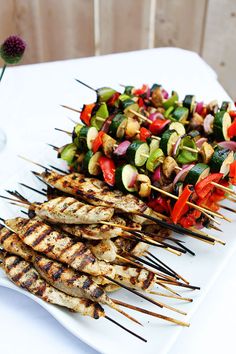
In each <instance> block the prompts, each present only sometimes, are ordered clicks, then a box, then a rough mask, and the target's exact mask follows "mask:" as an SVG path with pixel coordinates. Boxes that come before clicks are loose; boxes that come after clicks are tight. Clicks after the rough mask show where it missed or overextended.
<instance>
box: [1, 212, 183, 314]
mask: <svg viewBox="0 0 236 354" xmlns="http://www.w3.org/2000/svg"><path fill="white" fill-rule="evenodd" d="M5 223H6V225H7V226H8V227H9V228H10V229H11V230H12V231H13V232H15V233H17V234H18V235H19V237H20V238H21V239H22V240H23V242H24V243H26V244H27V245H28V246H30V247H32V248H33V249H34V250H35V251H38V252H42V253H44V254H46V255H47V256H48V257H49V258H52V259H55V260H59V261H60V262H62V263H66V264H68V265H70V266H71V267H72V268H74V269H76V270H80V271H84V272H86V273H89V274H92V275H95V276H97V275H102V276H104V277H105V278H107V279H108V280H110V279H115V277H118V279H119V280H117V279H116V284H117V283H119V284H118V285H120V286H121V287H125V288H126V289H127V290H129V291H131V290H130V289H128V288H127V286H125V285H124V282H128V281H131V282H132V287H138V288H139V289H140V287H141V286H142V284H146V283H148V285H149V283H150V281H149V278H150V277H151V281H152V282H154V283H155V282H157V280H156V279H155V281H153V278H154V277H155V274H154V273H153V272H150V271H147V270H144V269H140V268H138V271H137V269H136V268H134V272H135V274H131V275H130V274H128V273H127V267H121V266H114V265H113V266H112V265H110V264H108V263H106V262H103V261H98V260H97V259H96V258H95V257H94V256H93V254H92V253H91V251H90V250H89V249H87V248H86V247H85V246H84V245H83V244H82V243H80V242H77V243H74V242H73V241H72V240H71V239H70V238H69V237H67V236H65V235H63V234H60V233H58V232H57V231H55V230H53V229H52V228H51V227H50V226H49V225H47V224H44V223H43V222H42V221H41V220H40V219H38V218H34V219H30V220H27V219H24V218H15V219H11V220H6V221H5ZM128 269H129V267H128ZM116 273H117V274H116ZM135 276H136V278H134V277H135ZM108 277H109V278H108ZM130 277H131V278H130ZM128 278H129V280H128ZM134 280H135V281H136V280H137V283H135V282H134ZM160 284H162V283H160ZM172 285H174V284H173V283H172ZM136 295H137V296H140V297H143V298H145V299H146V300H147V301H150V302H152V303H154V304H155V305H157V306H159V307H167V308H168V309H170V310H172V311H175V312H179V313H181V314H186V313H185V312H183V311H180V310H178V309H175V308H174V307H171V306H168V305H166V304H163V303H161V302H159V301H153V300H151V299H150V298H148V297H147V296H144V295H142V294H140V293H136Z"/></svg>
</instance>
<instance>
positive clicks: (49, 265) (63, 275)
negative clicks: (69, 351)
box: [0, 225, 118, 309]
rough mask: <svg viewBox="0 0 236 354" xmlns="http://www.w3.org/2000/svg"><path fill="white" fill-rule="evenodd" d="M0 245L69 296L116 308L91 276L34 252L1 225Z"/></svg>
mask: <svg viewBox="0 0 236 354" xmlns="http://www.w3.org/2000/svg"><path fill="white" fill-rule="evenodd" d="M0 245H1V246H3V248H4V251H6V252H8V253H12V254H14V255H16V256H20V257H21V258H23V259H24V260H26V261H28V262H31V263H33V265H34V267H35V268H36V270H37V271H38V272H39V274H40V276H41V277H42V278H43V279H45V280H46V281H47V282H48V283H50V284H51V285H53V286H54V287H55V288H57V289H58V290H61V291H63V292H64V293H66V294H68V295H71V296H75V297H85V298H87V299H90V300H92V301H95V302H100V303H102V304H106V305H108V306H110V307H112V308H114V309H118V306H117V305H116V304H114V303H113V301H112V300H111V299H110V298H109V297H108V296H107V295H106V293H105V291H104V289H103V288H102V287H100V286H98V285H97V283H96V282H94V281H93V279H92V277H91V276H89V275H87V274H83V273H80V272H78V271H75V270H73V269H72V268H68V267H67V266H64V265H63V264H61V263H59V262H56V261H53V260H51V259H49V258H46V257H45V256H42V255H40V254H38V253H36V252H35V251H34V250H32V249H31V248H30V247H28V246H27V245H25V244H24V243H23V242H22V241H21V239H20V238H19V236H18V235H17V234H15V233H13V232H11V231H10V230H8V229H7V228H6V227H4V226H2V225H1V229H0Z"/></svg>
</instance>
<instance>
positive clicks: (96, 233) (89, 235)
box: [60, 215, 126, 240]
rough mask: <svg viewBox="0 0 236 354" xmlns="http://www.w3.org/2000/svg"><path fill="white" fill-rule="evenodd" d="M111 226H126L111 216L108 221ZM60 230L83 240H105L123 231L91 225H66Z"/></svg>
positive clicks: (107, 226) (115, 227)
mask: <svg viewBox="0 0 236 354" xmlns="http://www.w3.org/2000/svg"><path fill="white" fill-rule="evenodd" d="M110 222H111V223H113V224H119V225H124V226H125V225H126V222H125V220H124V219H123V218H121V217H119V216H116V215H115V216H113V217H112V218H111V220H110ZM60 228H61V229H62V230H63V231H66V232H68V233H69V234H70V235H72V236H76V237H79V238H84V239H88V240H106V239H111V238H114V237H117V236H120V235H121V234H123V232H124V231H123V229H121V228H120V227H117V226H111V225H101V224H91V225H67V224H62V225H60Z"/></svg>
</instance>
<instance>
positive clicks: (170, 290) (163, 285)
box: [157, 282, 181, 297]
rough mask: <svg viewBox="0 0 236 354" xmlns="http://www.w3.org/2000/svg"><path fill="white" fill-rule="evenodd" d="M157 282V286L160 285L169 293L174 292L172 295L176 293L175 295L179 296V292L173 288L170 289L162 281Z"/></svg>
mask: <svg viewBox="0 0 236 354" xmlns="http://www.w3.org/2000/svg"><path fill="white" fill-rule="evenodd" d="M157 284H158V285H159V286H161V287H162V288H164V289H165V290H167V291H169V292H170V293H171V294H174V295H176V296H179V297H181V295H180V294H178V293H177V292H176V291H175V290H173V289H171V288H170V287H169V286H167V285H165V284H163V283H160V282H157Z"/></svg>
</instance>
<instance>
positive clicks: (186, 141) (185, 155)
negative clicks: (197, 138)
mask: <svg viewBox="0 0 236 354" xmlns="http://www.w3.org/2000/svg"><path fill="white" fill-rule="evenodd" d="M185 146H186V147H189V148H191V149H195V150H196V149H197V146H196V144H195V142H194V141H193V140H192V139H191V138H190V137H189V136H185V137H184V138H183V139H182V140H181V143H180V146H179V149H178V150H179V151H180V153H179V154H178V156H177V159H176V161H177V162H178V163H180V164H182V165H184V164H188V163H191V162H194V161H197V159H198V153H197V152H193V151H188V150H184V149H183V147H185Z"/></svg>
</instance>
